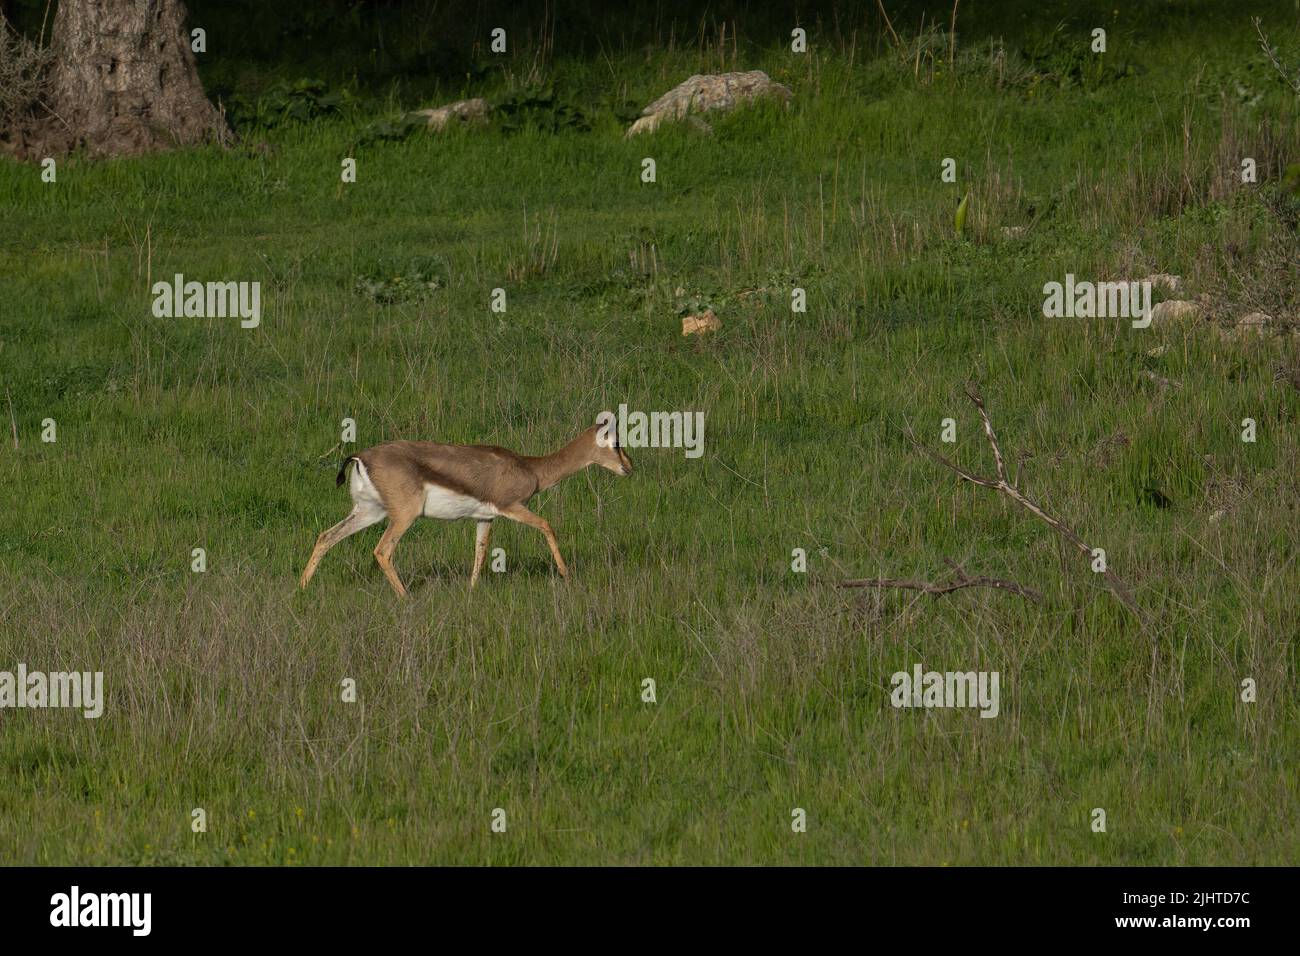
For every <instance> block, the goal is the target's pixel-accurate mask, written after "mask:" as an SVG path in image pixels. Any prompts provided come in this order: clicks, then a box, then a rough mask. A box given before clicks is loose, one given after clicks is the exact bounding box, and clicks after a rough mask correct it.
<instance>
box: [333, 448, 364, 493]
mask: <svg viewBox="0 0 1300 956" xmlns="http://www.w3.org/2000/svg"><path fill="white" fill-rule="evenodd" d="M360 460H361V459H360V458H358V457H357V456H356V455H349V456H348V457H347V458H344V459H343V464H342V465H340V466H339V476H338V477H337V478H335V479H334V484H335V485H338V486H341V485H342V484H343V482H345V481H347V480H348V465H349V464H351V463H352V462H354V461H357V462H359V461H360Z"/></svg>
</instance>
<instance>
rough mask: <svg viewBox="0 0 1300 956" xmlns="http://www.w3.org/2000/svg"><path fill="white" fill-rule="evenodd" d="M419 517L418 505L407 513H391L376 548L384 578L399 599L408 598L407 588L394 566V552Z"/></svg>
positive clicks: (376, 557)
mask: <svg viewBox="0 0 1300 956" xmlns="http://www.w3.org/2000/svg"><path fill="white" fill-rule="evenodd" d="M418 517H420V507H419V504H418V503H417V505H416V506H415V507H414V508H410V509H407V510H406V511H401V512H392V513H390V514H389V516H388V527H387V528H385V529H384V536H383V537H382V538H380V539H379V544H378V545H376V546H375V560H376V561H378V562H379V567H380V568H381V569H382V570H383V572H384V577H386V578H388V583H389V584H390V585H392V588H393V590H394V591H396V592H397V596H398V597H406V587H405V586H404V585H403V584H402V579H401V578H400V577H398V576H397V568H396V567H394V566H393V552H394V551H395V550H397V542H398V541H401V540H402V535H404V534H406V532H407V529H408V528H410V527H411V525H412V524H414V523H415V519H416V518H418Z"/></svg>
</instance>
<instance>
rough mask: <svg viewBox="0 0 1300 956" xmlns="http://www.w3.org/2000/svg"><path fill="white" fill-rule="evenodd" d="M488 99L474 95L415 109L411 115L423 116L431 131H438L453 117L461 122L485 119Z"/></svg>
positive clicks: (488, 108)
mask: <svg viewBox="0 0 1300 956" xmlns="http://www.w3.org/2000/svg"><path fill="white" fill-rule="evenodd" d="M489 110H491V107H490V106H488V101H487V100H485V99H483V98H482V97H476V98H475V99H472V100H458V101H457V102H455V103H448V104H447V105H446V106H440V107H438V108H437V109H433V110H416V111H415V112H414V113H413V114H411V115H413V116H423V117H424V118H425V121H426V124H427V126H428V129H429V130H430V131H432V132H435V133H437V132H440V131H442V130H444V129H446V128H447V125H448V124H449V123H450V122H451V121H452V120H453V119H454V120H458V121H460V122H462V123H471V122H480V121H485V120H487V115H488V111H489Z"/></svg>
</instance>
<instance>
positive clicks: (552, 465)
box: [524, 428, 595, 491]
mask: <svg viewBox="0 0 1300 956" xmlns="http://www.w3.org/2000/svg"><path fill="white" fill-rule="evenodd" d="M594 433H595V429H594V428H588V429H587V430H586V431H584V432H583V433H582V434H581V435H579V436H578V437H577V438H575V439H574V440H573V441H571V442H569V443H568V444H567V445H565V446H564V447H563V448H561V449H560V450H559V451H554V452H551V453H550V454H549V455H538V456H536V457H533V456H525V457H524V461H526V462H527V463H528V467H530V468H531V469H532V470H533V474H535V475H536V476H537V490H538V491H545V490H546V489H547V488H549V487H551V486H552V485H554V484H556V483H557V482H560V481H563V480H564V479H565V478H568V477H569V476H570V475H572V474H575V473H576V472H579V471H582V469H584V468H586V467H587V466H588V465H590V464H591V461H592V459H591V447H592V443H593V441H594V438H593V436H594Z"/></svg>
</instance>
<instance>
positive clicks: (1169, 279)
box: [1142, 272, 1183, 293]
mask: <svg viewBox="0 0 1300 956" xmlns="http://www.w3.org/2000/svg"><path fill="white" fill-rule="evenodd" d="M1142 281H1143V282H1150V283H1151V288H1152V289H1153V290H1154V289H1162V290H1164V291H1165V292H1169V293H1176V292H1177V291H1178V290H1179V289H1181V288H1182V287H1183V277H1182V276H1175V275H1170V274H1169V273H1168V272H1157V273H1155V274H1153V275H1149V276H1147V277H1146V278H1145V279H1143V280H1142Z"/></svg>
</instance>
